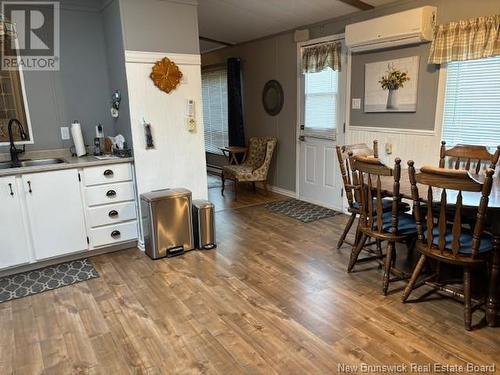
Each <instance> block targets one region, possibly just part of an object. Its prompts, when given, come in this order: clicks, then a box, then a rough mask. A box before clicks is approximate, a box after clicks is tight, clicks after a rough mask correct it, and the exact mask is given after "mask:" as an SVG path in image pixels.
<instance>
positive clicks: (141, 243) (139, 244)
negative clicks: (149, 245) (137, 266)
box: [137, 240, 146, 251]
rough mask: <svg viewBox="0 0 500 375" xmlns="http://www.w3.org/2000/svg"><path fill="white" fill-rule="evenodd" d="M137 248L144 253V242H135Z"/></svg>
mask: <svg viewBox="0 0 500 375" xmlns="http://www.w3.org/2000/svg"><path fill="white" fill-rule="evenodd" d="M137 248H138V249H139V250H141V251H146V248H145V247H144V242H142V241H141V240H139V241H137Z"/></svg>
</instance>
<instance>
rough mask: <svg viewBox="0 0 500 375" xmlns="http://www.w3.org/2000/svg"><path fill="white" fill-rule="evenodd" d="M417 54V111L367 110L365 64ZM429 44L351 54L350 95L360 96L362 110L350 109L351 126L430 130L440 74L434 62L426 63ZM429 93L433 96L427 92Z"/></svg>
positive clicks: (433, 119) (432, 127)
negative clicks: (432, 63)
mask: <svg viewBox="0 0 500 375" xmlns="http://www.w3.org/2000/svg"><path fill="white" fill-rule="evenodd" d="M411 56H420V66H419V72H418V73H419V74H418V92H417V111H416V112H414V113H383V112H380V113H366V112H365V111H364V110H363V107H364V97H365V65H366V64H368V63H372V62H378V61H386V60H392V59H399V58H402V57H411ZM428 57H429V44H421V45H419V46H410V47H404V48H396V49H391V50H385V51H377V52H365V53H357V54H353V56H352V65H351V66H352V73H351V98H361V109H352V110H351V119H350V125H351V126H369V127H383V128H404V129H420V130H433V129H434V122H435V116H436V103H437V101H436V96H435V95H434V93H437V89H438V83H439V75H438V74H437V67H436V65H429V64H427V60H428ZM429 93H432V95H429Z"/></svg>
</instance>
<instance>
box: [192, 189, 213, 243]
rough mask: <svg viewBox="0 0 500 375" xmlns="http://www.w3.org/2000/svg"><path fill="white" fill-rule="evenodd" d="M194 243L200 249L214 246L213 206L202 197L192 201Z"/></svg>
mask: <svg viewBox="0 0 500 375" xmlns="http://www.w3.org/2000/svg"><path fill="white" fill-rule="evenodd" d="M193 230H194V243H195V246H196V247H197V248H198V249H200V250H209V249H213V248H215V247H216V246H217V245H216V243H215V207H214V205H213V204H212V203H211V202H209V201H206V200H203V199H195V200H194V201H193Z"/></svg>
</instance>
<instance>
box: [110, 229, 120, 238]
mask: <svg viewBox="0 0 500 375" xmlns="http://www.w3.org/2000/svg"><path fill="white" fill-rule="evenodd" d="M120 235H121V233H120V231H119V230H114V231H112V232H111V237H113V238H120Z"/></svg>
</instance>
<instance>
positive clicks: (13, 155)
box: [8, 118, 28, 165]
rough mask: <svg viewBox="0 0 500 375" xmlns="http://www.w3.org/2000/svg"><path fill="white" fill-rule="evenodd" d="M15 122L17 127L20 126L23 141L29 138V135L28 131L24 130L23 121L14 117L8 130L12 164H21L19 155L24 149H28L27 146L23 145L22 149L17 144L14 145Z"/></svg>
mask: <svg viewBox="0 0 500 375" xmlns="http://www.w3.org/2000/svg"><path fill="white" fill-rule="evenodd" d="M13 124H16V125H17V127H18V128H19V135H20V136H21V140H22V141H25V140H27V139H28V137H27V136H26V133H25V132H24V128H23V125H22V124H21V122H20V121H19V120H18V119H16V118H13V119H11V120H10V121H9V125H8V131H9V143H10V159H11V161H12V164H14V165H17V164H19V158H18V157H17V156H18V155H19V154H22V153H23V152H24V151H26V148H25V146H24V145H23V148H22V150H20V149H17V148H16V146H15V145H14V134H13V133H12V125H13Z"/></svg>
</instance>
